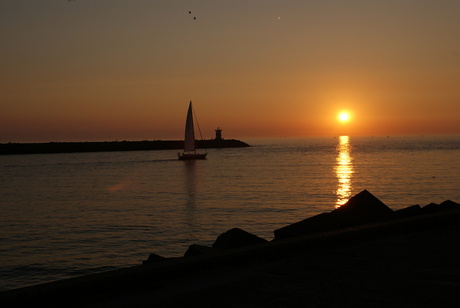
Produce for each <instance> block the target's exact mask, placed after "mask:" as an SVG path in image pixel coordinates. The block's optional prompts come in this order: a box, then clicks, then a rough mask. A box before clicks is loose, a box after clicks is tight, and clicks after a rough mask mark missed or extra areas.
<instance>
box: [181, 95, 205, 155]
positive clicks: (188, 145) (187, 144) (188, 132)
mask: <svg viewBox="0 0 460 308" xmlns="http://www.w3.org/2000/svg"><path fill="white" fill-rule="evenodd" d="M200 134H201V132H200ZM207 155H208V153H197V152H196V145H195V127H194V125H193V107H192V101H190V104H189V106H188V112H187V120H186V121H185V139H184V151H183V152H182V153H180V152H179V153H177V156H178V158H179V159H180V160H193V159H206V156H207Z"/></svg>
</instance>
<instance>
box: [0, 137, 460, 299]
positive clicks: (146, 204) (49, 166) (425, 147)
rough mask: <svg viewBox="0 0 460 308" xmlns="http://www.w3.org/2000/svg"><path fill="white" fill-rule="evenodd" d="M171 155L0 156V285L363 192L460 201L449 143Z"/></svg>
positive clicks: (85, 268)
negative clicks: (196, 157) (204, 156)
mask: <svg viewBox="0 0 460 308" xmlns="http://www.w3.org/2000/svg"><path fill="white" fill-rule="evenodd" d="M245 141H247V142H248V143H249V144H250V145H251V147H249V148H231V149H208V150H207V151H208V159H207V160H202V161H178V160H177V159H176V152H177V151H174V150H171V151H142V152H108V153H72V154H40V155H8V156H0V170H1V176H0V290H8V289H13V288H18V287H23V286H28V285H33V284H38V283H44V282H48V281H53V280H57V279H63V278H69V277H75V276H80V275H84V274H88V273H95V272H101V271H106V270H110V269H116V268H121V267H127V266H133V265H139V264H141V263H142V261H143V260H145V259H147V258H148V256H149V254H150V253H156V254H159V255H162V256H165V257H179V256H182V255H183V254H184V252H185V251H186V250H187V248H188V246H189V245H191V244H202V245H208V246H210V245H212V243H213V241H214V240H215V239H216V237H217V236H218V235H219V234H221V233H223V232H225V231H227V230H228V229H231V228H234V227H238V228H242V229H244V230H246V231H248V232H251V233H253V234H256V235H258V236H260V237H263V238H265V239H267V240H271V239H272V238H273V230H275V229H277V228H280V227H283V226H286V225H288V224H291V223H294V222H297V221H299V220H302V219H305V218H307V217H310V216H313V215H316V214H319V213H323V212H329V211H331V210H333V209H335V208H336V207H338V206H340V205H342V204H343V203H345V202H346V200H348V198H349V197H351V196H353V195H354V194H356V193H359V192H360V191H362V190H363V189H367V190H369V191H370V192H371V193H372V194H374V195H375V196H376V197H377V198H379V199H380V200H381V201H382V202H384V203H385V204H386V205H388V206H389V207H390V208H392V209H394V210H397V209H400V208H404V207H407V206H410V205H414V204H420V205H422V206H423V205H426V204H428V203H431V202H435V203H440V202H442V201H444V200H448V199H450V200H453V201H456V202H460V190H459V184H460V136H411V137H408V136H404V137H396V136H389V137H387V136H385V137H346V136H342V137H335V138H333V137H330V138H304V139H266V140H262V139H254V140H245Z"/></svg>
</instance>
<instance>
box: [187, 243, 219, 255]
mask: <svg viewBox="0 0 460 308" xmlns="http://www.w3.org/2000/svg"><path fill="white" fill-rule="evenodd" d="M214 251H215V249H213V248H211V247H209V246H204V245H198V244H192V245H190V246H189V247H188V249H187V251H186V252H185V254H184V257H190V256H198V255H203V254H208V253H211V252H214Z"/></svg>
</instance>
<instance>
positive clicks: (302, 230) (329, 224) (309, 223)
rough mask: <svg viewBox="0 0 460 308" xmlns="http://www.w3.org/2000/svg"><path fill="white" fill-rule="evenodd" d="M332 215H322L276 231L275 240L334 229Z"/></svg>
mask: <svg viewBox="0 0 460 308" xmlns="http://www.w3.org/2000/svg"><path fill="white" fill-rule="evenodd" d="M334 228H335V225H334V222H333V219H331V215H330V213H322V214H319V215H315V216H312V217H309V218H307V219H304V220H302V221H299V222H296V223H293V224H291V225H288V226H286V227H282V228H280V229H277V230H275V231H274V233H275V240H277V239H282V238H290V237H295V236H299V235H305V234H312V233H318V232H323V231H327V230H331V229H334Z"/></svg>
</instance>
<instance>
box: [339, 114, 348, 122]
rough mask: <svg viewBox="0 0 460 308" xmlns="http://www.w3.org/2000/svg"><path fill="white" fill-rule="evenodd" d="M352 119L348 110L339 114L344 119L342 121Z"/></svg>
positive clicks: (340, 118)
mask: <svg viewBox="0 0 460 308" xmlns="http://www.w3.org/2000/svg"><path fill="white" fill-rule="evenodd" d="M349 119H350V116H349V115H348V113H346V112H342V113H341V114H339V120H340V121H342V122H346V121H348V120H349Z"/></svg>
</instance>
